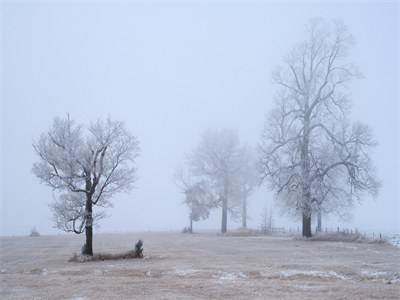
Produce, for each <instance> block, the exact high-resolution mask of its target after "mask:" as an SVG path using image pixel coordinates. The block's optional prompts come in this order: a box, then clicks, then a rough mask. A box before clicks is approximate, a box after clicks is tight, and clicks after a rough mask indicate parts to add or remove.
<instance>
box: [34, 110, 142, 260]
mask: <svg viewBox="0 0 400 300" xmlns="http://www.w3.org/2000/svg"><path fill="white" fill-rule="evenodd" d="M33 148H34V150H35V151H36V153H37V154H38V156H39V158H40V160H39V162H37V163H35V164H34V165H33V173H34V174H35V175H36V176H37V177H38V178H40V179H41V181H42V182H43V183H45V184H46V185H48V186H50V187H51V188H52V189H53V190H54V191H55V192H56V194H57V197H58V199H56V201H55V202H54V203H53V204H52V205H51V208H52V210H53V213H54V216H55V223H56V226H57V227H58V228H59V229H61V230H65V231H70V232H75V233H82V232H83V231H85V234H86V243H85V246H84V251H83V253H84V254H87V255H93V246H92V241H93V220H94V219H97V220H99V219H101V218H102V217H104V213H103V212H100V213H98V214H93V206H99V207H107V206H110V205H111V202H110V199H111V197H112V196H113V195H115V194H116V193H119V192H127V191H129V190H130V189H131V188H132V187H133V183H134V182H135V180H136V176H135V175H136V167H135V161H136V158H137V156H138V154H139V143H138V140H137V139H136V137H134V136H133V135H131V134H130V133H129V132H128V131H127V130H126V128H125V126H124V124H123V123H122V122H118V121H112V120H110V119H107V120H106V121H103V120H98V121H97V122H95V123H92V124H91V125H90V126H89V127H87V128H85V127H84V126H83V125H77V124H76V123H75V122H74V121H73V120H71V119H70V117H69V115H68V116H67V117H66V118H63V119H62V118H55V119H54V122H53V126H52V127H51V128H50V130H49V131H48V132H47V133H43V134H42V135H41V136H40V138H39V140H38V141H37V142H35V143H34V145H33Z"/></svg>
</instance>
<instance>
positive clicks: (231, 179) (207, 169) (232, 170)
mask: <svg viewBox="0 0 400 300" xmlns="http://www.w3.org/2000/svg"><path fill="white" fill-rule="evenodd" d="M241 155H242V148H241V147H240V142H239V138H238V135H237V133H236V132H234V131H232V130H214V131H212V130H208V131H206V132H205V133H204V134H203V136H202V138H201V141H200V143H199V145H198V147H197V148H196V149H195V150H194V151H193V153H192V154H191V155H190V157H189V161H188V164H189V169H190V172H191V174H193V176H195V177H197V178H199V179H198V181H202V182H205V183H206V184H207V186H208V188H209V189H210V191H209V194H210V195H212V196H211V197H210V198H209V199H211V201H212V205H213V206H215V207H221V210H222V218H221V232H222V233H225V232H226V230H227V217H228V211H231V212H233V210H234V209H235V208H236V207H238V206H239V205H240V202H239V198H238V197H237V190H236V188H237V186H235V183H236V178H237V175H238V173H239V171H240V168H241V164H240V160H241Z"/></svg>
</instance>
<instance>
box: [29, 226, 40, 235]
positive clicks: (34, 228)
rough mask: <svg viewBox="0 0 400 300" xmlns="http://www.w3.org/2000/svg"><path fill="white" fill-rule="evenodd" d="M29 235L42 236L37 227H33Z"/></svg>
mask: <svg viewBox="0 0 400 300" xmlns="http://www.w3.org/2000/svg"><path fill="white" fill-rule="evenodd" d="M29 236H33V237H37V236H40V233H39V231H37V229H36V227H33V228H32V229H31V233H30V234H29Z"/></svg>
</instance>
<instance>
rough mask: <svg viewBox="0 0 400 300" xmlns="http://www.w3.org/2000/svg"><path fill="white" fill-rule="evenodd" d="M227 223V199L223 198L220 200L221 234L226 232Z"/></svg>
mask: <svg viewBox="0 0 400 300" xmlns="http://www.w3.org/2000/svg"><path fill="white" fill-rule="evenodd" d="M227 222H228V199H227V198H226V197H224V199H222V221H221V233H225V232H226V228H227Z"/></svg>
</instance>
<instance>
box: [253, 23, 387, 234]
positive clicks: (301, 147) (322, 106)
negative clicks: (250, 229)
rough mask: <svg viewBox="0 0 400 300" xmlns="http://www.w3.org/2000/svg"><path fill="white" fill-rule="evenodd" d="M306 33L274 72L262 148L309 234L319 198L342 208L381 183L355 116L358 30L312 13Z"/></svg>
mask: <svg viewBox="0 0 400 300" xmlns="http://www.w3.org/2000/svg"><path fill="white" fill-rule="evenodd" d="M307 34H308V38H307V39H306V40H305V41H304V42H302V43H300V44H298V45H296V47H294V48H293V50H292V51H291V52H290V53H289V55H288V56H287V57H286V59H285V62H284V65H283V66H282V67H281V68H279V69H278V70H277V71H276V72H275V74H274V75H273V81H274V83H275V84H276V85H277V86H278V87H279V88H278V91H277V94H276V104H275V108H274V109H273V110H272V111H271V112H270V113H269V116H268V117H267V121H266V123H265V128H264V132H263V136H262V141H261V147H260V149H261V170H262V174H263V176H264V178H265V179H266V180H267V182H268V184H269V187H270V188H271V189H272V190H274V191H275V192H276V196H277V198H278V200H279V202H281V203H283V205H285V207H287V208H288V209H289V210H290V211H292V212H294V213H295V214H297V215H300V216H301V217H302V223H303V224H302V225H303V236H306V237H310V236H311V216H312V213H313V212H315V211H316V207H318V205H317V204H318V201H320V202H321V203H320V205H319V208H321V207H322V208H324V209H328V210H329V211H338V210H339V209H340V207H346V206H348V204H349V203H351V202H352V201H353V200H354V199H360V197H361V195H363V194H364V193H365V192H367V193H370V194H372V195H376V193H377V191H378V187H379V183H378V180H377V179H376V175H375V172H374V168H373V165H372V162H371V158H370V155H369V152H370V148H371V147H372V146H374V145H375V144H376V143H375V142H374V140H373V138H372V135H371V131H370V129H369V128H368V127H367V126H366V125H363V124H361V123H355V124H351V122H350V121H349V116H350V101H349V97H348V92H347V91H348V85H349V83H350V82H351V80H352V79H354V78H357V77H359V76H360V74H359V72H358V71H357V69H356V68H355V67H354V66H353V65H352V64H351V63H349V62H348V50H349V47H350V46H351V44H352V37H351V35H350V34H349V33H348V31H347V29H346V28H345V26H343V25H342V24H341V23H339V22H336V23H334V24H330V23H327V22H324V21H322V20H312V21H311V22H310V24H309V26H308V28H307ZM325 193H328V195H326V196H323V197H322V195H323V194H325ZM342 195H346V197H342Z"/></svg>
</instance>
